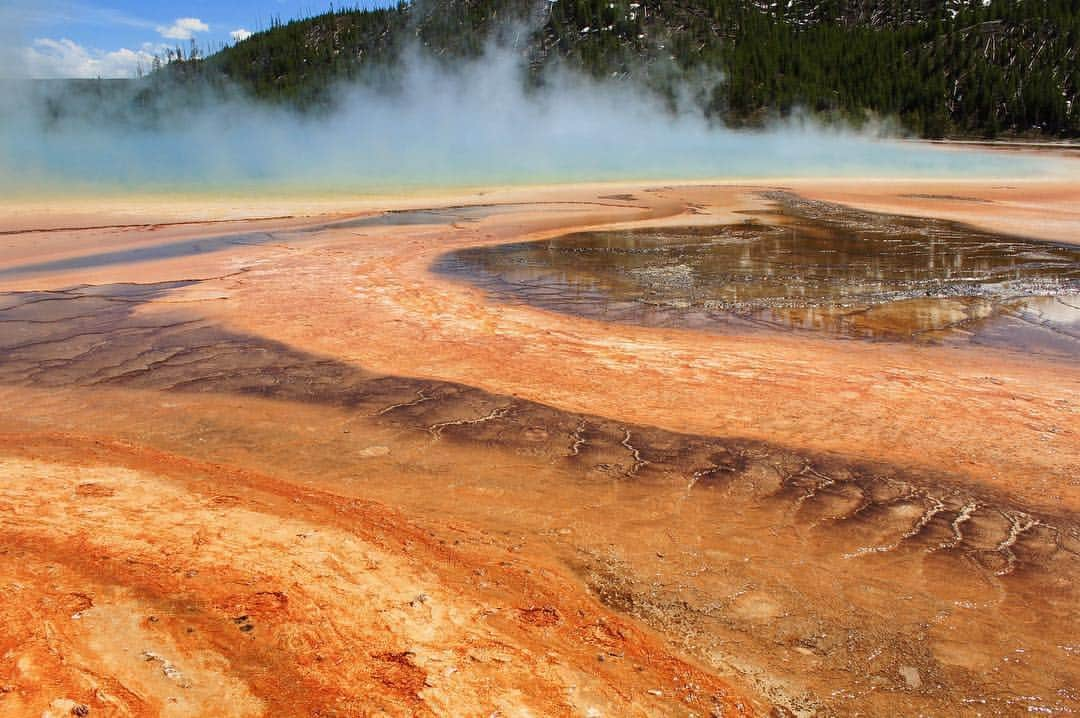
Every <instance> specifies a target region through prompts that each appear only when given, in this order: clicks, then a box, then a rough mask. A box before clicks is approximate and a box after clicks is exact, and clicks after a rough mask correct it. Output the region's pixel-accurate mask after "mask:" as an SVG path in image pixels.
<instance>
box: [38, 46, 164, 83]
mask: <svg viewBox="0 0 1080 718" xmlns="http://www.w3.org/2000/svg"><path fill="white" fill-rule="evenodd" d="M150 49H151V48H150V46H148V45H144V46H143V47H142V48H141V49H139V50H129V49H128V48H126V47H122V48H120V49H119V50H115V51H113V52H106V51H104V50H96V49H93V48H87V47H83V46H82V45H79V44H78V43H76V42H73V41H72V40H68V39H67V38H63V39H60V40H54V39H52V38H46V37H42V38H38V39H36V40H34V43H33V45H31V46H30V47H28V48H25V50H24V51H23V60H24V67H25V72H26V74H27V75H28V76H29V77H38V78H57V77H134V76H135V75H136V74H137V72H138V68H139V67H140V65H141V67H142V69H143V70H146V71H148V70H149V69H150V65H151V63H153V61H154V56H153V54H152V53H151V52H149V50H150Z"/></svg>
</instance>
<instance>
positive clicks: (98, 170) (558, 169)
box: [0, 49, 1049, 193]
mask: <svg viewBox="0 0 1080 718" xmlns="http://www.w3.org/2000/svg"><path fill="white" fill-rule="evenodd" d="M378 87H380V86H379V85H377V84H374V83H367V84H356V85H352V86H341V87H339V88H338V90H337V97H338V100H339V101H338V102H337V103H336V105H337V109H336V110H334V111H333V112H331V113H330V114H329V115H327V116H319V117H313V116H302V115H300V114H298V113H296V112H294V111H291V110H288V109H284V108H280V107H269V106H267V105H266V104H265V103H256V102H254V101H247V100H243V99H239V97H240V96H239V93H232V95H231V96H232V99H227V100H221V99H220V98H218V99H214V100H205V98H194V99H192V101H191V102H189V103H184V104H183V105H182V106H180V107H179V108H178V109H176V110H175V111H173V112H172V113H170V114H169V116H166V117H164V118H161V120H160V121H159V122H157V123H154V124H153V126H147V125H145V124H144V125H143V126H141V127H139V126H134V127H133V126H132V125H131V124H130V123H127V122H121V121H119V120H115V119H108V115H105V116H104V117H105V119H101V118H99V119H98V120H96V121H93V122H86V121H79V120H76V119H68V120H61V121H59V122H55V123H44V122H43V121H42V118H41V115H40V113H38V112H35V111H33V110H31V109H29V108H32V107H35V106H40V103H41V101H42V98H41V97H40V94H41V92H42V90H41V88H40V87H37V88H36V89H32V88H30V87H28V86H27V85H25V84H20V85H18V86H17V88H18V89H16V90H14V91H12V92H7V93H4V94H5V95H6V96H7V97H8V98H9V100H11V101H10V102H9V103H8V104H7V105H6V106H5V105H3V104H0V190H3V191H6V192H8V193H11V192H18V191H22V192H27V193H37V192H73V191H93V192H108V191H121V190H122V191H131V190H147V191H177V190H179V191H248V190H250V191H310V192H328V191H333V192H338V191H340V192H358V193H379V192H384V191H394V190H403V189H409V188H423V187H434V186H483V185H496V184H518V183H546V182H558V181H602V180H616V179H649V180H668V179H705V178H726V177H746V178H759V177H793V176H807V175H822V176H826V175H828V176H835V175H873V176H882V175H885V176H968V175H1011V176H1014V177H1015V176H1024V175H1028V176H1038V175H1039V174H1043V173H1045V172H1047V171H1048V166H1049V165H1048V163H1047V162H1043V161H1035V160H1032V159H1018V158H1012V157H1005V156H1002V155H998V154H995V155H990V154H986V153H975V152H958V151H942V150H938V149H934V148H930V147H926V146H923V145H916V144H911V143H900V142H895V141H880V140H878V139H875V137H874V136H873V135H872V134H871V133H856V132H854V131H850V130H837V129H827V128H824V127H821V126H818V125H816V124H814V123H813V122H810V121H789V122H786V123H783V124H778V125H776V126H774V127H772V128H771V129H769V130H766V131H759V132H740V131H733V130H728V129H723V128H719V127H715V126H711V125H710V124H709V123H708V122H707V121H706V120H705V119H704V118H703V117H702V116H701V114H700V112H697V111H692V110H689V109H688V110H687V111H684V112H678V113H674V114H673V113H672V112H671V111H670V109H669V108H666V107H663V106H662V105H661V104H660V103H659V102H658V101H657V100H655V99H653V98H651V97H648V96H646V95H645V94H643V93H641V92H638V91H636V90H635V89H633V88H632V87H631V86H630V85H629V84H627V83H615V82H611V83H602V82H596V81H593V80H590V79H585V78H582V77H580V76H576V75H574V74H572V73H569V72H561V73H555V74H554V76H552V77H550V78H548V81H547V82H546V83H545V86H544V88H543V89H541V90H528V91H527V90H526V89H525V83H524V82H523V68H522V67H521V63H520V59H519V57H518V56H517V55H516V54H514V53H513V52H510V51H506V50H494V49H493V50H491V51H489V52H488V53H487V54H486V55H485V56H484V57H483V58H481V59H480V60H477V61H472V62H465V63H462V64H458V65H456V66H455V67H454V68H453V69H447V68H446V67H444V66H442V65H440V64H438V63H437V62H435V61H434V60H432V59H431V58H429V57H425V56H423V55H421V54H419V53H413V54H411V55H409V56H408V59H407V61H406V68H405V70H404V79H403V81H401V82H399V83H396V84H395V85H394V88H393V89H392V90H387V89H385V85H382V86H381V87H383V89H377V88H378ZM35 92H36V93H37V94H38V95H39V96H38V97H37V98H36V99H31V98H29V97H28V96H27V94H28V93H29V94H33V93H35ZM46 99H48V100H50V101H53V102H60V103H71V102H76V100H73V99H72V98H71V97H55V98H46Z"/></svg>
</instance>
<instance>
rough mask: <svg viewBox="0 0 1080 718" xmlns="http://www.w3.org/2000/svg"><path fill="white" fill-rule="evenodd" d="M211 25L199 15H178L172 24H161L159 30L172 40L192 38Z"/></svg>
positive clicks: (163, 35)
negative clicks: (198, 16)
mask: <svg viewBox="0 0 1080 718" xmlns="http://www.w3.org/2000/svg"><path fill="white" fill-rule="evenodd" d="M209 29H210V26H209V25H207V24H206V23H205V22H203V21H202V20H200V19H199V18H197V17H178V18H176V20H174V21H173V24H172V25H159V26H158V28H157V31H158V32H159V33H161V36H162V37H167V38H169V39H170V40H190V39H191V38H193V37H195V33H197V32H206V31H208V30H209Z"/></svg>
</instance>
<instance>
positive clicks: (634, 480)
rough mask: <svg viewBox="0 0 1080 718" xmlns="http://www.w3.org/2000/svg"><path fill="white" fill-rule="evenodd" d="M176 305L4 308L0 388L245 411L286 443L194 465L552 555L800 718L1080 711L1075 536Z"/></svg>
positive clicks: (1003, 499)
mask: <svg viewBox="0 0 1080 718" xmlns="http://www.w3.org/2000/svg"><path fill="white" fill-rule="evenodd" d="M191 284H192V283H191V282H173V283H162V284H155V285H138V284H124V285H108V286H84V287H76V288H71V289H66V290H59V291H40V292H11V293H6V294H2V295H0V328H2V331H0V387H16V388H23V389H29V390H35V389H47V390H50V391H56V390H70V391H79V392H83V391H92V392H96V393H95V396H98V397H101V400H102V401H105V402H109V401H110V399H109V397H116V398H117V399H118V398H119V397H120V396H122V395H123V394H125V393H130V394H133V395H137V396H143V395H150V396H169V395H175V396H190V395H199V396H205V397H207V398H208V400H209V399H210V398H215V397H230V396H232V397H240V398H243V399H244V400H251V401H254V402H256V404H258V405H260V406H263V407H265V408H261V409H259V410H258V411H259V413H262V412H266V413H267V415H268V416H273V417H281V418H282V420H283V422H284V423H282V424H280V425H277V426H275V428H274V429H273V430H272V434H268V435H267V434H262V433H260V432H261V431H263V429H259V428H257V427H256V425H255V424H254V423H252V424H250V425H249V424H245V422H244V421H243V420H242V417H241V418H239V419H238V420H237V423H236V424H233V425H230V427H229V429H228V430H227V431H226V430H223V429H222V428H221V426H220V422H221V421H222V420H221V419H220V418H218V419H214V420H211V419H210V418H209V417H207V419H206V421H216V422H218V423H219V425H218V428H217V429H216V430H215V432H213V435H212V436H213V438H212V440H211V442H212V443H211V444H207V445H204V446H203V447H202V448H201V449H198V450H199V451H205V452H207V456H206V458H211V459H212V458H220V455H217V454H215V453H214V452H215V451H226V450H227V451H231V452H235V451H237V448H236V447H250V449H248V451H250V452H251V454H252V455H260V456H261V457H262V458H261V459H260V460H261V461H265V462H270V463H274V464H276V465H280V466H282V467H285V468H288V469H289V470H291V471H295V472H296V473H297V475H300V476H303V475H305V474H306V473H310V472H317V473H318V474H319V475H320V476H321V477H322V480H323V481H324V482H325V481H329V480H340V481H341V482H342V483H343V486H344V485H346V484H347V482H348V481H349V479H348V478H347V477H349V476H351V475H354V474H355V472H356V468H355V467H356V466H357V465H361V464H363V462H365V461H368V462H370V461H372V460H374V461H376V462H383V463H380V464H377V465H378V466H379V467H380V468H381V469H382V470H383V473H382V474H380V473H378V472H373V473H372V474H369V475H368V478H367V479H366V480H365V482H364V484H363V485H362V490H363V491H364V492H365V493H366V494H373V495H376V496H378V495H380V492H383V493H384V494H385V495H397V496H401V495H403V494H402V493H400V492H403V491H404V492H405V494H404V495H409V496H413V497H414V498H412V499H406V502H408V501H412V502H413V503H414V505H415V506H416V507H417V508H418V509H421V510H423V511H425V512H428V513H429V514H437V515H441V516H446V517H456V518H460V519H465V520H471V521H476V522H478V523H483V524H484V525H488V526H492V527H494V528H495V529H496V530H502V531H506V532H512V533H515V534H526V535H528V536H531V537H532V538H533V539H534V540H545V541H550V542H552V543H553V545H555V546H556V547H557V549H558V551H559V553H560V555H561V557H562V560H564V561H565V563H566V564H567V565H569V566H571V567H573V569H574V570H575V571H576V572H577V573H578V574H579V575H580V576H581V578H582V580H583V581H585V582H586V583H587V585H588V586H589V587H590V588H591V590H592V591H593V592H594V593H595V594H596V595H597V596H599V597H600V598H601V599H602V600H603V601H604V602H605V603H607V604H608V605H610V606H612V607H613V608H616V609H619V610H621V611H626V612H629V613H630V614H632V615H634V616H636V617H638V618H640V619H641V620H643V621H645V622H646V623H648V624H650V625H652V626H653V627H655V628H657V629H659V630H661V631H663V632H664V634H665V635H667V636H669V637H672V639H673V640H675V641H676V643H677V644H678V645H681V646H682V647H683V648H684V649H685V650H687V651H689V652H690V653H692V654H693V655H695V656H697V657H698V659H699V660H702V661H705V662H707V663H708V664H709V665H711V666H713V667H714V668H717V669H718V670H722V671H726V672H727V673H728V674H729V675H732V676H738V677H739V679H740V680H744V681H749V682H750V683H752V684H753V685H754V687H755V689H756V690H758V691H760V692H761V693H762V694H763V695H766V696H768V697H769V699H770V700H772V701H774V702H775V703H777V704H778V705H781V706H786V708H785V709H787V710H791V711H794V712H796V713H799V714H811V713H818V714H830V713H837V714H858V713H865V712H871V713H873V712H878V711H883V710H897V709H899V710H901V711H924V712H925V711H930V712H941V711H946V712H949V713H951V714H968V713H970V714H972V715H974V714H977V713H983V714H1002V715H1007V714H1014V713H1015V714H1020V713H1023V712H1025V711H1036V712H1054V711H1070V710H1080V696H1078V695H1077V694H1076V693H1075V678H1076V676H1077V675H1078V671H1077V668H1076V665H1075V661H1076V660H1077V652H1078V651H1080V648H1078V647H1077V646H1075V645H1073V643H1074V642H1071V639H1070V638H1068V637H1069V636H1074V635H1076V629H1077V623H1076V618H1075V615H1074V614H1075V606H1076V605H1077V603H1078V601H1080V596H1078V595H1077V594H1076V586H1077V578H1078V576H1080V519H1078V517H1077V516H1075V515H1073V514H1072V513H1069V512H1067V511H1060V512H1057V513H1053V512H1048V511H1046V510H1045V509H1036V508H1033V507H1030V506H1026V505H1024V503H1023V502H1021V501H1018V500H1017V499H1015V498H1014V497H1011V496H1009V495H1008V494H1007V493H1004V492H996V491H994V490H992V489H989V488H987V487H986V486H984V485H981V484H975V483H973V482H970V481H966V480H964V479H961V478H959V477H954V476H949V475H943V474H935V473H930V472H927V471H925V470H915V469H911V468H908V467H898V466H890V465H885V464H872V463H867V462H857V461H852V460H849V459H846V458H845V457H843V456H836V455H815V454H811V453H807V452H804V451H798V450H793V449H789V448H786V447H784V446H783V445H782V444H780V443H765V442H760V441H749V440H744V439H740V438H738V437H719V436H701V435H690V434H680V433H676V432H670V431H666V430H661V429H658V428H655V427H650V426H643V425H637V424H629V423H624V422H619V421H617V420H612V419H607V418H604V417H599V416H592V415H585V414H577V413H573V412H566V411H562V410H559V409H556V408H553V407H550V406H546V405H543V404H540V403H536V402H533V401H528V400H525V399H521V398H517V397H513V396H505V395H497V394H492V393H489V392H486V391H483V390H480V389H477V388H473V387H470V386H467V385H464V384H459V383H452V382H440V381H430V380H424V379H416V378H410V377H400V376H387V375H380V374H377V373H372V372H366V371H364V370H363V369H361V368H357V367H355V366H352V365H349V364H346V363H343V362H340V361H337V360H335V359H329V358H323V357H318V356H314V355H310V354H307V353H304V352H301V351H298V350H295V349H292V348H290V347H288V346H286V345H284V344H279V343H276V342H273V341H270V340H268V339H263V338H258V337H253V336H247V335H243V334H238V333H235V332H230V331H228V330H226V329H224V328H222V327H220V326H217V325H215V324H213V323H212V322H209V321H207V320H205V319H203V318H201V317H200V316H199V315H198V314H197V313H193V312H192V311H191V310H190V309H189V308H187V307H185V306H184V305H182V304H176V305H170V304H169V303H168V299H169V297H170V296H171V293H173V292H174V291H175V290H178V289H183V288H186V287H190V286H191ZM296 405H306V406H311V407H313V408H315V409H317V410H319V411H329V412H332V413H333V416H334V417H344V418H345V419H346V420H347V424H346V426H347V427H348V429H347V431H348V433H347V434H343V433H342V431H341V429H340V428H335V429H328V428H327V426H326V425H325V424H323V425H319V424H316V425H315V426H316V427H318V428H317V431H318V432H319V435H320V437H324V435H325V434H328V432H329V431H334V432H335V433H334V436H333V437H329V438H325V437H324V438H325V440H324V441H320V442H317V443H312V442H311V441H310V440H306V441H305V439H304V438H303V436H302V435H300V434H298V432H302V430H301V428H300V427H299V425H297V426H296V427H293V426H292V425H291V422H290V420H289V418H288V417H290V416H292V415H293V414H295V412H296V410H295V409H293V408H291V407H293V406H296ZM191 411H192V413H193V415H194V417H195V420H196V421H200V420H199V416H200V409H199V408H198V406H197V405H196V406H195V408H193V409H192V410H191ZM237 411H239V409H237ZM144 420H145V421H146V422H147V425H148V426H149V425H150V424H152V423H153V421H154V420H153V419H150V418H148V417H144ZM306 421H314V420H313V419H310V418H309V419H307V420H306ZM325 421H329V420H325ZM340 421H341V419H340V418H337V419H334V422H337V423H336V424H333V426H335V427H339V426H340ZM331 423H332V422H331ZM145 430H146V431H149V429H145ZM159 431H163V432H166V433H169V434H174V433H176V432H177V429H176V427H172V426H169V425H168V424H164V425H163V426H162V427H161V428H160V429H159ZM353 435H361V436H367V437H368V440H367V441H365V442H364V443H363V444H352V443H348V439H349V437H351V436H353ZM199 436H200V437H201V438H200V439H199V441H203V442H205V441H206V436H205V434H200V435H199ZM172 440H175V441H179V442H181V443H184V442H188V443H190V445H191V446H197V444H196V443H194V442H193V441H190V437H186V438H185V437H184V436H183V435H179V436H178V437H176V438H174V439H172ZM213 442H216V444H215V443H213ZM275 446H276V447H278V448H275ZM380 476H382V477H383V478H379V477H380ZM335 477H336V478H335ZM380 482H385V483H386V484H391V483H392V484H394V485H393V486H392V487H389V486H382V487H380V485H379V483H380ZM450 484H452V485H453V486H457V485H459V484H464V485H467V486H468V487H469V490H470V491H472V492H473V495H472V496H473V497H472V498H471V499H470V500H469V501H466V502H462V501H460V499H459V498H458V497H459V495H458V494H456V493H455V492H454V490H451V488H450V486H449V485H450ZM359 488H360V487H357V490H359ZM410 491H411V492H412V493H409V492H410ZM395 492H397V493H395ZM504 493H509V494H511V495H515V494H516V495H515V496H514V497H513V498H512V499H510V500H499V499H495V498H491V499H484V498H482V497H483V496H488V495H490V496H493V497H494V496H498V495H502V494H504ZM530 496H534V497H536V500H537V501H540V502H542V505H537V507H536V508H537V509H539V510H538V511H536V512H535V513H530V512H529V511H528V510H527V509H524V508H523V506H527V505H528V502H529V497H530ZM515 506H516V507H517V508H514V507H515ZM627 535H633V536H634V541H633V542H630V543H627V542H626V541H624V540H622V539H624V538H625V536H627ZM237 615H241V614H237ZM537 620H544V619H543V616H540V617H539V618H538V619H537ZM240 625H241V629H242V625H246V624H243V623H241V624H240ZM778 656H779V658H778ZM610 660H613V659H610ZM784 663H787V664H788V665H789V666H790V668H789V669H785V668H782V667H781V668H777V666H778V665H780V666H782V665H783V664H784ZM765 666H769V667H768V669H766V668H765Z"/></svg>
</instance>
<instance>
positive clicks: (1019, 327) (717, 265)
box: [437, 193, 1080, 354]
mask: <svg viewBox="0 0 1080 718" xmlns="http://www.w3.org/2000/svg"><path fill="white" fill-rule="evenodd" d="M772 199H773V200H774V201H775V209H773V210H771V211H768V212H762V213H757V215H750V216H748V217H747V220H746V221H744V222H742V223H739V224H731V225H723V226H714V227H684V228H661V229H634V230H618V231H607V232H587V233H578V234H571V235H567V236H564V237H560V238H557V239H553V240H550V241H542V242H526V243H519V244H511V245H503V246H496V247H482V248H472V249H467V250H463V251H459V252H454V253H451V254H449V255H446V256H445V257H443V258H442V259H441V260H440V261H439V262H438V264H437V269H438V270H440V271H443V272H446V273H450V274H453V275H457V276H461V277H464V278H467V279H468V280H469V281H472V282H474V283H477V284H480V285H481V286H484V287H485V288H487V289H488V290H489V291H491V292H493V293H494V294H495V295H496V296H498V297H500V298H501V299H504V300H511V301H522V302H526V303H529V304H533V305H536V306H540V307H543V308H547V309H553V310H556V311H563V312H569V313H573V314H578V315H584V316H588V317H594V318H602V319H608V320H613V321H629V322H635V323H642V324H648V325H661V326H691V327H697V328H705V329H724V328H729V329H737V328H749V327H759V328H770V329H784V330H808V331H818V332H826V333H828V334H830V335H833V336H837V337H844V338H866V339H882V340H920V341H956V340H963V341H976V342H985V343H993V344H1004V345H1009V346H1013V347H1019V348H1024V349H1028V350H1032V351H1051V352H1054V353H1065V354H1076V353H1078V352H1080V308H1078V307H1080V296H1078V294H1080V250H1077V249H1076V248H1073V247H1066V246H1060V245H1054V244H1049V243H1044V242H1036V241H1032V240H1026V239H1020V238H1012V237H1005V236H1000V235H993V234H989V233H985V232H980V231H977V230H974V229H971V228H968V227H964V226H961V225H957V224H953V223H948V222H942V221H936V220H927V219H917V218H908V217H889V216H885V215H874V214H871V213H866V212H857V211H854V210H849V209H846V208H841V207H837V206H835V205H827V204H823V203H816V202H808V201H805V200H801V199H800V198H797V197H794V196H792V195H788V194H781V193H776V194H773V195H772Z"/></svg>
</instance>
